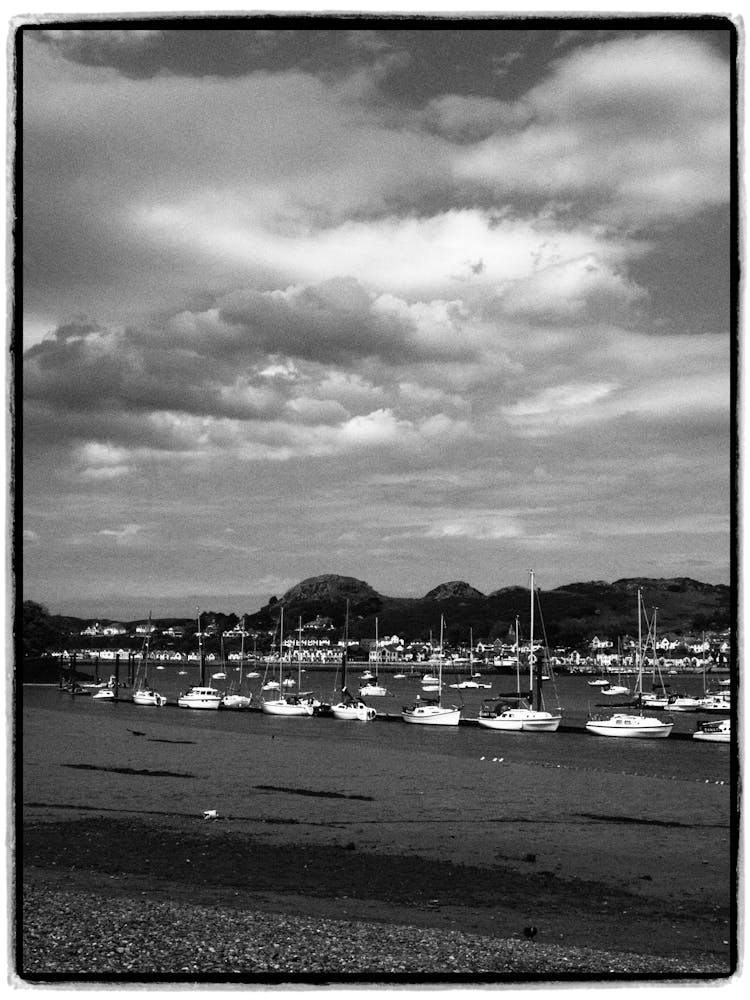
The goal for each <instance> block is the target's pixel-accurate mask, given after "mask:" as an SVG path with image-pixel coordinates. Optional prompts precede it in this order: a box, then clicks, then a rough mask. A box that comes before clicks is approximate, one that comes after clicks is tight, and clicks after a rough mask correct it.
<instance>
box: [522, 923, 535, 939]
mask: <svg viewBox="0 0 750 1000" xmlns="http://www.w3.org/2000/svg"><path fill="white" fill-rule="evenodd" d="M523 934H524V937H525V938H526V939H527V940H528V941H533V940H534V938H535V937H536V935H537V928H536V927H533V926H532V927H524V929H523Z"/></svg>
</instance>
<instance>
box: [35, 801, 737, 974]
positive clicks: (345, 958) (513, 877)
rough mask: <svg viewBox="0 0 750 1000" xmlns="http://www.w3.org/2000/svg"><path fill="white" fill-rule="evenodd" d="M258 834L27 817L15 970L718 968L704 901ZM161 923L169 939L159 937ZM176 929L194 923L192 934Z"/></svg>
mask: <svg viewBox="0 0 750 1000" xmlns="http://www.w3.org/2000/svg"><path fill="white" fill-rule="evenodd" d="M28 811H29V812H31V811H33V807H29V810H28ZM269 822H270V823H271V827H272V830H271V836H270V839H269V836H268V831H266V836H265V837H264V836H263V835H262V833H261V832H260V831H259V824H258V823H255V824H252V823H250V824H244V826H243V825H242V824H236V823H234V824H233V823H230V822H226V823H222V822H214V823H207V824H206V823H204V822H202V821H200V822H198V823H196V821H195V820H190V819H175V818H174V817H149V818H148V820H146V819H144V818H142V817H138V818H135V817H132V816H130V817H115V818H113V817H111V816H107V815H105V814H102V813H99V814H98V815H96V814H94V815H91V816H89V817H86V818H83V819H82V818H61V819H53V820H50V819H31V818H27V820H26V823H25V830H24V849H23V859H24V867H23V870H22V872H21V871H19V872H18V876H19V882H20V884H19V890H20V895H21V898H22V899H23V900H24V901H25V902H26V904H27V915H26V919H25V921H24V926H23V934H24V953H23V954H24V959H23V961H22V968H21V969H20V970H19V972H22V973H23V974H24V975H26V976H31V977H32V978H34V977H38V978H41V979H44V978H45V977H47V978H48V977H49V976H53V977H54V976H57V975H62V976H68V977H70V976H73V977H76V976H77V978H79V979H83V980H85V979H87V978H97V977H101V976H104V977H105V978H106V977H107V976H112V977H114V978H118V977H119V976H122V975H143V974H146V973H149V972H153V973H157V974H159V975H160V976H163V977H165V978H166V979H169V980H171V979H173V978H174V977H175V976H177V977H179V976H181V975H183V974H186V968H185V963H186V962H187V965H188V966H189V968H188V969H187V972H190V973H191V974H192V975H195V973H198V974H200V975H201V976H204V975H206V976H211V977H213V976H215V975H217V974H218V975H220V976H221V975H227V976H230V977H240V978H242V977H250V978H251V979H252V978H253V976H256V975H268V974H271V975H277V974H278V975H283V976H285V977H288V976H289V975H290V974H292V975H296V976H301V977H302V981H304V980H305V979H306V978H308V977H309V976H310V975H315V976H317V975H320V976H323V977H324V978H326V977H327V978H331V977H333V978H338V977H339V976H343V977H344V978H351V976H352V973H351V971H350V970H351V963H352V961H354V962H355V969H356V970H357V971H356V972H355V973H354V975H355V976H357V975H361V973H362V971H363V970H364V971H365V973H366V975H365V979H367V978H368V976H369V975H373V976H376V977H377V976H382V975H385V976H389V977H393V976H395V977H397V978H398V977H400V976H406V975H410V974H416V975H417V976H422V977H426V980H432V981H438V980H439V981H443V978H441V977H444V978H446V979H447V981H451V979H452V978H453V977H455V976H456V975H467V976H473V975H480V976H482V975H485V976H489V977H490V978H491V979H492V980H493V981H497V980H502V979H513V978H516V977H518V976H521V977H527V976H531V977H533V978H535V979H537V980H539V979H545V978H550V977H552V978H559V976H560V975H563V976H574V977H576V976H577V977H584V978H585V977H588V976H597V977H604V978H618V977H627V978H629V977H632V976H636V977H639V978H643V977H644V976H655V977H656V978H661V977H665V976H667V977H676V978H677V979H680V980H684V979H686V978H692V979H703V978H706V977H708V978H718V979H722V978H725V977H727V976H729V975H731V972H732V969H731V967H730V965H731V956H730V947H729V946H728V942H727V944H723V943H722V939H723V938H724V936H725V935H726V938H728V937H729V929H728V927H727V920H728V918H729V914H728V912H727V911H726V910H725V909H724V907H723V906H721V905H720V904H719V902H718V900H716V899H714V900H710V899H709V900H706V901H705V903H702V904H696V901H695V900H693V901H692V903H691V904H690V905H687V906H686V905H684V899H685V897H684V896H683V894H682V893H681V892H678V893H676V894H675V895H674V896H672V895H670V896H669V898H667V897H666V896H664V895H655V894H654V893H653V892H651V893H650V894H649V890H650V887H649V886H648V885H646V884H645V883H644V891H643V892H641V891H640V890H639V889H638V888H636V889H630V888H628V889H619V890H618V889H615V888H613V887H612V885H604V884H602V883H599V882H595V881H590V880H584V879H581V878H577V877H565V875H564V874H563V873H561V874H557V875H553V873H551V872H544V871H542V872H539V871H537V870H536V869H535V868H534V867H533V866H529V865H527V868H528V869H529V870H528V871H526V872H524V873H522V874H519V871H518V870H517V868H514V867H513V866H509V865H507V864H504V865H499V864H494V865H471V864H465V863H452V862H445V861H443V862H440V863H439V864H435V862H434V860H433V859H430V858H428V857H420V856H419V855H418V854H409V855H404V854H398V853H393V851H392V848H388V846H387V845H386V846H384V848H383V849H382V851H378V852H377V853H376V852H373V851H372V850H359V849H358V848H357V847H356V845H354V844H353V843H351V844H347V845H344V846H343V847H342V846H341V845H339V846H338V847H336V846H335V845H331V844H330V842H329V843H317V844H311V843H309V842H302V841H301V840H300V837H301V834H300V832H299V831H295V829H294V824H293V823H292V825H291V826H289V825H288V826H287V827H286V829H284V831H283V836H277V832H276V829H275V824H274V822H273V821H269ZM678 888H679V887H678ZM134 912H135V914H136V919H135V922H134V927H133V928H131V927H129V925H128V921H127V920H125V919H123V915H127V914H130V919H131V921H132V917H133V913H134ZM623 912H627V913H628V925H627V927H624V926H623V923H622V919H621V914H622V913H623ZM207 914H210V917H211V920H210V923H209V924H207V923H206V916H207ZM530 915H531V917H532V919H533V921H534V923H536V924H538V933H537V934H536V935H535V936H534V939H533V940H527V939H526V937H525V936H524V927H526V926H528V925H529V922H530ZM61 916H62V923H61ZM165 921H167V923H168V924H170V923H171V925H172V926H173V927H174V934H171V933H165V926H164V922H165ZM342 921H344V923H343V924H342ZM243 924H248V925H249V926H251V927H252V928H253V931H252V935H251V936H250V937H247V938H245V937H243V934H242V933H241V932H240V931H239V930H238V928H239V927H241V926H243ZM181 927H182V928H198V927H200V928H202V936H201V934H199V933H198V932H197V930H196V932H195V934H191V933H188V932H187V931H185V933H183V932H182V931H181V930H179V928H181ZM61 928H62V929H61ZM108 928H109V932H108V930H107V929H108ZM112 928H116V931H117V933H116V936H115V937H114V938H112V940H110V939H109V937H108V933H111V931H112ZM186 934H187V937H188V938H189V939H190V940H191V941H192V948H193V950H194V952H195V954H194V955H193V958H194V960H195V962H194V964H193V965H191V964H190V962H191V960H190V956H189V955H187V957H186V953H185V950H184V947H183V945H184V942H185V935H186ZM301 935H304V936H306V937H309V938H310V939H311V940H310V941H305V940H304V937H301ZM456 935H458V937H457V936H456ZM415 936H416V938H418V939H419V940H423V947H424V948H425V949H426V951H425V953H424V954H422V951H420V949H419V948H416V949H415ZM92 937H93V938H95V939H96V941H94V940H92ZM136 939H137V940H139V941H141V949H140V951H139V949H138V948H137V947H136V943H135V942H136ZM725 940H726V939H725ZM331 942H335V947H334V946H333V945H332V944H331ZM375 943H377V944H378V947H374V944H375ZM292 946H293V951H294V955H296V957H294V958H293V957H292V956H291V955H290V954H289V948H290V947H292ZM144 948H145V952H144V950H143V949H144ZM120 949H122V950H120ZM146 953H147V955H148V959H147V960H146V958H144V955H145V954H146ZM198 953H199V954H198ZM139 955H140V957H139ZM427 955H429V956H430V957H429V959H427V958H426V956H427ZM123 956H125V957H123ZM451 956H452V960H449V959H450V957H451ZM126 960H127V961H126ZM425 961H426V962H427V964H426V965H425V964H423V963H424V962H425ZM143 962H145V965H144V964H142V963H143ZM128 963H129V964H128ZM139 963H141V964H139ZM181 963H182V964H181ZM301 963H302V964H301ZM426 980H425V981H426ZM212 981H216V980H215V979H213V978H212Z"/></svg>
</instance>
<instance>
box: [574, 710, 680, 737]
mask: <svg viewBox="0 0 750 1000" xmlns="http://www.w3.org/2000/svg"><path fill="white" fill-rule="evenodd" d="M673 726H674V722H664V721H663V720H662V719H657V718H654V717H651V716H647V715H628V714H627V713H626V712H615V714H614V715H612V716H610V717H609V718H608V719H589V721H588V722H587V723H586V729H587V731H588V732H590V733H594V734H595V735H596V736H619V737H630V738H635V739H659V738H664V737H667V736H669V734H670V733H671V732H672V727H673Z"/></svg>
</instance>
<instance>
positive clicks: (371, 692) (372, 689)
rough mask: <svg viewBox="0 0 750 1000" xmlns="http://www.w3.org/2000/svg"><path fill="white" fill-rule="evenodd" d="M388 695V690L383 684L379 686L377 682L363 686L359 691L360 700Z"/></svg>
mask: <svg viewBox="0 0 750 1000" xmlns="http://www.w3.org/2000/svg"><path fill="white" fill-rule="evenodd" d="M387 694H388V691H387V689H386V688H384V687H383V685H382V684H378V683H377V681H373V682H372V683H367V684H363V685H362V687H361V688H360V689H359V696H360V698H382V697H384V696H385V695H387Z"/></svg>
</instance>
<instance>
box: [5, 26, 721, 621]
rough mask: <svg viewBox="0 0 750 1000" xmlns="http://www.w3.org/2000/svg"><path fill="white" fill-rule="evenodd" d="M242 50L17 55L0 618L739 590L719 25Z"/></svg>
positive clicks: (70, 34)
mask: <svg viewBox="0 0 750 1000" xmlns="http://www.w3.org/2000/svg"><path fill="white" fill-rule="evenodd" d="M239 23H240V22H233V23H232V24H231V26H228V25H227V24H226V23H222V22H211V23H209V22H205V21H204V22H203V23H201V24H200V25H199V26H198V27H197V29H196V30H188V29H187V28H186V27H184V26H182V27H180V28H179V29H176V27H175V23H174V22H172V21H169V20H167V19H158V18H157V19H153V20H145V21H144V20H141V21H135V20H132V19H127V18H126V19H124V20H120V21H118V22H110V23H107V24H105V25H99V26H96V25H94V27H92V26H91V25H90V24H89V25H86V26H84V27H80V26H78V27H75V26H73V25H72V24H70V23H66V22H60V23H57V24H54V23H47V24H45V23H41V24H39V25H38V26H36V27H34V28H33V29H31V28H29V27H28V26H27V27H26V28H24V30H23V32H22V39H21V42H20V44H21V47H22V60H21V66H20V69H21V73H20V74H19V78H18V81H19V83H20V85H21V86H20V90H19V92H18V95H17V98H18V127H19V132H20V136H21V139H22V147H21V150H22V166H21V170H20V181H21V188H20V190H19V197H20V208H21V219H20V230H19V232H20V237H21V243H20V248H21V251H22V252H21V254H20V260H19V265H18V275H17V281H19V284H20V287H19V288H17V289H16V294H17V296H18V299H19V304H20V307H21V308H22V312H23V329H22V337H23V343H22V349H21V351H19V354H22V357H21V358H19V363H20V364H21V371H22V375H21V379H22V383H21V385H22V400H21V401H20V405H19V417H20V422H21V426H20V430H21V432H22V436H21V438H20V441H21V443H22V447H21V449H20V460H19V476H20V480H21V482H20V489H19V494H20V498H21V508H20V509H21V512H22V534H23V542H22V544H23V551H22V560H21V562H22V565H21V579H22V590H23V597H24V598H25V599H32V600H37V601H40V602H41V603H43V604H45V605H46V606H47V607H48V608H49V610H50V611H52V612H54V613H64V614H73V615H78V616H81V617H103V618H106V617H112V618H125V619H129V618H134V617H139V616H140V617H143V616H145V615H146V614H147V613H148V611H149V610H151V611H153V612H154V613H155V614H157V615H169V614H172V615H175V616H190V615H192V614H193V613H194V610H195V607H196V606H197V605H198V606H201V607H202V608H206V609H208V608H210V609H212V610H224V611H226V612H230V611H235V612H237V613H242V612H245V611H247V612H251V611H254V610H257V609H258V608H259V607H260V606H261V605H262V604H264V603H266V602H267V600H268V599H269V597H270V596H272V595H274V596H281V594H282V593H283V592H284V591H285V590H287V589H288V588H289V587H291V586H293V585H294V584H296V583H298V582H299V581H300V580H302V579H304V578H306V577H309V576H315V575H318V574H321V573H339V574H342V575H346V576H354V577H357V578H358V579H361V580H365V581H367V582H368V583H370V584H371V585H372V586H373V587H374V588H375V589H376V590H378V591H379V592H380V593H382V594H386V595H389V596H403V597H409V596H411V597H418V596H421V595H423V594H425V593H426V592H427V591H429V590H430V589H432V588H433V587H435V586H437V585H438V584H439V583H442V582H445V581H448V580H465V581H466V582H468V583H470V584H471V585H472V586H474V587H476V588H477V589H479V590H481V591H482V592H484V593H490V592H491V591H493V590H496V589H498V588H500V587H504V586H513V585H525V584H526V583H527V581H528V571H529V569H532V568H533V569H534V572H535V580H536V583H537V585H538V586H539V587H541V588H542V589H543V590H544V589H549V588H552V587H556V586H561V585H563V584H565V583H570V582H575V581H583V580H593V579H597V580H607V581H613V580H616V579H619V578H622V577H633V576H648V577H673V576H688V577H692V578H694V579H697V580H701V581H704V582H707V583H729V582H730V551H731V545H732V535H731V528H730V508H731V497H732V468H731V466H732V461H731V459H732V455H731V447H730V430H731V427H732V421H733V413H732V408H731V373H732V365H733V351H732V334H733V329H732V323H733V317H732V311H731V301H730V298H731V291H732V267H731V265H732V245H731V234H732V224H733V206H732V205H731V204H730V195H731V181H732V148H731V130H732V124H733V106H732V95H731V90H730V74H731V45H730V32H729V30H728V24H727V22H723V21H721V20H719V21H702V22H697V21H696V22H686V21H685V20H684V19H675V20H672V21H670V20H669V19H667V20H664V19H662V20H660V21H653V22H650V21H645V20H643V19H639V20H634V21H632V22H624V21H622V20H620V21H611V20H608V19H606V18H604V19H601V20H596V19H592V20H589V21H584V22H582V21H580V20H573V19H566V18H564V17H563V18H561V19H558V20H556V21H551V20H549V19H548V20H538V21H535V20H533V19H532V20H525V21H518V20H515V21H514V20H511V19H506V18H503V17H498V18H495V19H493V20H491V21H487V20H485V21H482V22H474V23H471V22H470V21H467V19H465V18H464V19H461V18H456V17H445V18H435V19H431V20H430V21H429V23H428V24H427V25H424V24H423V25H422V26H421V28H419V27H418V26H417V23H416V22H415V21H414V19H413V18H406V19H405V20H401V21H386V20H385V19H379V18H372V19H364V18H361V17H360V18H341V19H339V20H333V21H332V20H330V19H315V18H314V19H312V20H308V21H306V22H300V21H291V22H290V21H283V20H278V19H276V20H274V19H268V18H265V19H263V18H250V19H246V20H244V21H243V22H241V27H240V26H238V24H239ZM300 23H304V24H307V25H314V27H309V26H308V27H304V28H300V27H299V24H300ZM290 25H292V26H290ZM17 182H18V178H17ZM386 627H387V626H386Z"/></svg>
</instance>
